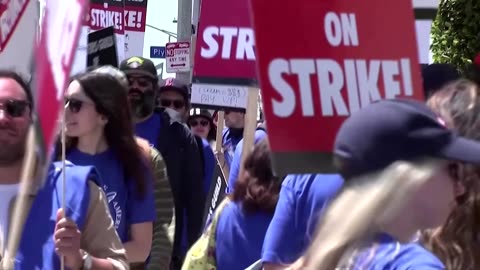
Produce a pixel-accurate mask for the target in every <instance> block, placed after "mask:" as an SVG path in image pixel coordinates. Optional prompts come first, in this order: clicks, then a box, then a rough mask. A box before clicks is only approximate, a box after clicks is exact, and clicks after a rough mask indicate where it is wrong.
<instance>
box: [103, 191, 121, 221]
mask: <svg viewBox="0 0 480 270" xmlns="http://www.w3.org/2000/svg"><path fill="white" fill-rule="evenodd" d="M103 190H104V191H105V194H106V195H107V201H108V204H109V205H111V206H112V207H113V209H115V212H114V213H110V214H111V215H112V218H113V222H114V224H115V229H118V227H119V226H120V222H121V220H122V208H121V207H120V204H119V203H118V200H116V197H117V192H115V191H108V186H107V185H104V186H103Z"/></svg>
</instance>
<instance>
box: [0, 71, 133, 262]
mask: <svg viewBox="0 0 480 270" xmlns="http://www.w3.org/2000/svg"><path fill="white" fill-rule="evenodd" d="M32 105H33V98H32V94H31V90H30V88H29V86H28V85H27V83H26V82H25V81H24V80H23V79H22V78H21V77H20V76H19V75H18V74H16V73H14V72H11V71H6V70H0V145H1V147H0V248H1V250H0V255H3V254H5V249H6V245H7V243H8V235H9V225H10V224H9V223H10V221H11V220H12V215H13V214H14V213H12V206H13V204H14V202H15V198H16V196H17V194H18V191H19V185H20V176H21V174H22V163H23V157H24V155H25V144H26V138H27V133H28V130H29V128H30V126H31V125H32V114H33V112H32ZM61 170H62V166H61V163H54V164H52V165H51V166H50V167H49V169H48V176H47V179H46V180H45V184H44V185H43V186H42V187H41V188H40V190H39V191H38V192H37V194H36V195H35V196H34V197H33V196H32V197H31V200H30V202H29V203H30V205H31V208H30V209H29V212H28V218H27V220H26V223H25V225H24V230H23V232H22V238H21V239H22V240H21V241H20V245H19V249H18V253H17V257H16V258H15V262H14V264H15V269H60V256H64V258H65V266H66V268H68V269H127V265H126V253H125V249H124V248H123V246H122V244H121V241H120V239H119V238H118V235H117V233H116V231H115V227H114V226H113V221H112V218H111V217H110V212H109V209H108V206H107V203H106V199H105V194H104V193H103V191H102V190H101V188H100V187H98V186H97V185H96V184H95V183H94V181H93V180H94V179H95V177H96V173H95V171H94V169H93V167H88V166H74V165H73V164H71V163H69V162H67V164H66V170H67V173H66V176H67V179H66V181H67V183H68V186H67V188H66V190H65V194H62V193H63V191H62V190H63V188H62V181H61ZM90 180H92V181H90ZM63 196H65V198H64V199H65V201H66V204H67V205H66V208H65V209H67V211H66V213H65V214H64V213H63V211H61V210H60V209H61V206H62V205H61V203H60V202H61V201H62V197H63Z"/></svg>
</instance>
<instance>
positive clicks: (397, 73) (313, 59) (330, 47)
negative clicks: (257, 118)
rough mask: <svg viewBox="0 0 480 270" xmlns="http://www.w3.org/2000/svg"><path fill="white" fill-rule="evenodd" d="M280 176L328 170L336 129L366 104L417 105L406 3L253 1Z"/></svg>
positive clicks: (410, 13)
mask: <svg viewBox="0 0 480 270" xmlns="http://www.w3.org/2000/svg"><path fill="white" fill-rule="evenodd" d="M250 3H251V12H252V16H253V24H254V30H255V40H256V46H257V47H256V48H257V51H256V52H257V61H258V67H259V69H258V70H259V74H260V82H261V90H262V97H263V104H264V112H265V118H266V121H267V125H268V130H269V132H268V135H269V139H270V144H271V148H272V151H273V152H274V162H275V167H276V169H277V170H278V173H281V174H283V173H312V172H327V171H330V170H331V169H332V168H331V164H332V162H331V154H330V153H331V151H332V147H333V143H334V139H335V135H336V133H337V130H338V128H339V127H340V125H341V124H342V122H343V121H344V120H345V118H346V117H348V116H349V115H350V114H352V113H354V112H355V111H357V110H358V109H360V108H362V107H364V106H366V105H368V104H369V103H371V102H374V101H377V100H380V99H385V98H397V97H408V98H413V99H422V98H423V94H422V90H421V85H420V77H419V76H420V70H419V68H420V66H419V64H418V60H417V55H418V54H417V47H416V40H415V28H414V17H413V10H412V3H411V1H384V0H363V1H347V0H335V1H333V0H329V1H318V0H299V1H297V2H295V4H292V2H291V1H286V0H280V1H277V2H275V11H274V12H272V5H271V4H272V2H270V1H264V0H250Z"/></svg>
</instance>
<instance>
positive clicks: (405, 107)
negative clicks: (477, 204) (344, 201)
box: [334, 99, 480, 177]
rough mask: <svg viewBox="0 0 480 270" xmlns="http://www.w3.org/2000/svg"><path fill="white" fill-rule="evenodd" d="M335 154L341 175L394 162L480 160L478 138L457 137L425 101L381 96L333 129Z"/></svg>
mask: <svg viewBox="0 0 480 270" xmlns="http://www.w3.org/2000/svg"><path fill="white" fill-rule="evenodd" d="M334 154H335V156H337V157H339V158H340V159H341V160H342V161H343V162H342V164H343V163H344V166H345V167H344V168H343V170H342V174H344V176H345V177H352V176H359V175H362V174H366V173H371V172H375V171H378V170H381V169H383V168H386V167H387V166H389V165H390V164H392V163H394V162H395V161H400V160H404V161H415V160H418V159H422V158H428V157H431V158H440V159H445V160H452V161H460V162H466V163H473V164H480V143H479V142H477V141H473V140H469V139H465V138H463V137H460V136H458V135H457V134H456V133H455V132H454V131H453V130H449V129H448V128H447V127H446V126H445V125H444V122H443V121H442V120H441V118H440V117H438V116H437V115H435V113H433V112H432V111H431V110H430V109H429V108H428V107H427V106H426V105H425V104H424V103H421V102H418V101H414V100H406V99H396V100H382V101H378V102H376V103H373V104H370V105H369V106H367V107H365V108H363V109H361V110H359V111H357V112H355V113H353V114H352V115H351V116H350V117H349V118H348V119H347V120H345V122H344V123H343V124H342V126H341V128H340V130H339V131H338V133H337V137H336V140H335V146H334Z"/></svg>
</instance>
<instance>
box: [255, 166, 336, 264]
mask: <svg viewBox="0 0 480 270" xmlns="http://www.w3.org/2000/svg"><path fill="white" fill-rule="evenodd" d="M342 186H343V179H342V177H341V176H340V175H337V174H304V175H288V176H287V177H286V178H285V180H284V181H283V183H282V189H281V190H280V196H279V198H278V203H277V207H276V209H275V214H274V216H273V219H272V222H271V223H270V226H269V227H268V230H267V234H266V236H265V242H264V243H263V250H262V261H264V262H270V263H276V264H291V263H293V262H295V261H296V260H297V259H298V258H300V256H301V255H302V254H303V253H304V251H305V250H306V248H307V247H308V246H309V245H310V243H311V241H312V240H313V237H314V232H315V228H316V227H317V222H318V218H319V217H320V216H321V215H322V214H323V213H324V211H325V209H326V207H327V205H328V203H329V202H330V201H331V199H332V198H333V197H334V196H335V195H336V194H337V193H338V192H339V191H340V189H341V187H342ZM285 239H288V241H285Z"/></svg>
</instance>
